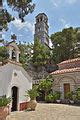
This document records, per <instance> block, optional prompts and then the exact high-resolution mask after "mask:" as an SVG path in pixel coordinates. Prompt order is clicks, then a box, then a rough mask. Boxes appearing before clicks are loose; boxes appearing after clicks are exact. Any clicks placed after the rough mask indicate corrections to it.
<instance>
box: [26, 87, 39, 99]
mask: <svg viewBox="0 0 80 120" xmlns="http://www.w3.org/2000/svg"><path fill="white" fill-rule="evenodd" d="M26 93H27V95H26V96H27V97H30V99H31V100H34V99H36V97H38V96H39V92H38V90H37V86H33V87H32V89H30V90H28V91H26Z"/></svg>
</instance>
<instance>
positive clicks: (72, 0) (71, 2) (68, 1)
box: [66, 0, 77, 4]
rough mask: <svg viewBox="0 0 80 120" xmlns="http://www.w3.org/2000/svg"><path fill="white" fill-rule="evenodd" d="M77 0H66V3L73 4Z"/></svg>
mask: <svg viewBox="0 0 80 120" xmlns="http://www.w3.org/2000/svg"><path fill="white" fill-rule="evenodd" d="M76 2H77V0H66V3H68V4H75V3H76Z"/></svg>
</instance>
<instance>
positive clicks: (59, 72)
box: [51, 67, 80, 75]
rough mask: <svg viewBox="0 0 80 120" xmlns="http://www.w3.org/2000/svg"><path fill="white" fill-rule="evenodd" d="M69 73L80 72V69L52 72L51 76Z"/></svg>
mask: <svg viewBox="0 0 80 120" xmlns="http://www.w3.org/2000/svg"><path fill="white" fill-rule="evenodd" d="M70 72H80V67H77V68H71V69H63V70H56V71H55V72H52V73H51V75H57V74H63V73H70Z"/></svg>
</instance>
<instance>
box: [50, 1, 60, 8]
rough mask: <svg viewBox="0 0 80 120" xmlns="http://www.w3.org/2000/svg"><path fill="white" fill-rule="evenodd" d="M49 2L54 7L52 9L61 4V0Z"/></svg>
mask: <svg viewBox="0 0 80 120" xmlns="http://www.w3.org/2000/svg"><path fill="white" fill-rule="evenodd" d="M50 2H51V4H52V5H53V6H54V7H56V8H57V7H58V6H59V4H60V2H61V0H58V1H57V0H50Z"/></svg>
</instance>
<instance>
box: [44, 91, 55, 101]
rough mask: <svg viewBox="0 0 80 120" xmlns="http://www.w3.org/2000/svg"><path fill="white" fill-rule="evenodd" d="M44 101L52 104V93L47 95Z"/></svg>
mask: <svg viewBox="0 0 80 120" xmlns="http://www.w3.org/2000/svg"><path fill="white" fill-rule="evenodd" d="M45 101H46V102H51V103H52V102H53V101H54V97H53V94H52V93H50V94H48V95H47V96H46V98H45Z"/></svg>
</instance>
